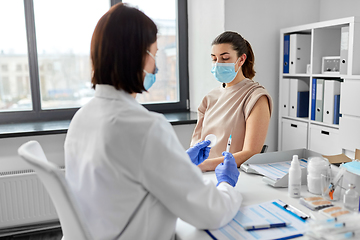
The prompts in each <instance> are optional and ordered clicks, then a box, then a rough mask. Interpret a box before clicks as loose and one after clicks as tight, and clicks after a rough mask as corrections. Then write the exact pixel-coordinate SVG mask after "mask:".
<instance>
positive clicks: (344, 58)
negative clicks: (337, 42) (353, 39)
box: [340, 27, 349, 74]
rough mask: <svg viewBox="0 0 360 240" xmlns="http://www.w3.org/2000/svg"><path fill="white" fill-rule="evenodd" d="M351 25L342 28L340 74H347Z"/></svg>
mask: <svg viewBox="0 0 360 240" xmlns="http://www.w3.org/2000/svg"><path fill="white" fill-rule="evenodd" d="M348 49H349V27H342V28H341V46H340V74H347V68H348V52H349V50H348Z"/></svg>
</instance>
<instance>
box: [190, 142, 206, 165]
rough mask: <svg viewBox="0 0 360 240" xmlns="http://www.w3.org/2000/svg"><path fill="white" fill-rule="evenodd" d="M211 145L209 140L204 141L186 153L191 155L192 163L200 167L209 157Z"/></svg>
mask: <svg viewBox="0 0 360 240" xmlns="http://www.w3.org/2000/svg"><path fill="white" fill-rule="evenodd" d="M210 143H211V142H210V141H209V140H207V141H202V142H199V143H197V144H195V145H194V146H193V147H191V148H189V149H188V150H186V153H187V154H188V155H189V157H190V159H191V161H192V162H193V163H194V164H195V165H199V164H200V163H202V162H203V161H204V160H205V159H207V158H208V157H209V153H210V148H209V147H208V146H209V145H210Z"/></svg>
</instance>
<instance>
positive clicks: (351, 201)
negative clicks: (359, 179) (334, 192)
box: [344, 183, 359, 211]
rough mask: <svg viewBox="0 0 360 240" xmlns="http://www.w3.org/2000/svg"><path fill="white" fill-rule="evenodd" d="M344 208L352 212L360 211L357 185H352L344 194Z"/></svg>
mask: <svg viewBox="0 0 360 240" xmlns="http://www.w3.org/2000/svg"><path fill="white" fill-rule="evenodd" d="M344 206H345V207H346V208H348V209H350V210H352V211H358V210H359V194H358V193H357V192H356V191H355V185H353V184H351V183H350V184H349V189H348V190H346V192H345V194H344Z"/></svg>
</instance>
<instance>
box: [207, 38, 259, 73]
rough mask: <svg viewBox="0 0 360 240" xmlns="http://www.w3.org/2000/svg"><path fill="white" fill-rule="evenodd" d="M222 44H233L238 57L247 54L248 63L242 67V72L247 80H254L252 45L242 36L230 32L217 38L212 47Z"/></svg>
mask: <svg viewBox="0 0 360 240" xmlns="http://www.w3.org/2000/svg"><path fill="white" fill-rule="evenodd" d="M222 43H229V44H231V46H232V48H233V49H234V50H235V51H236V52H237V56H238V57H240V56H241V55H243V54H244V53H245V54H246V61H245V63H244V65H243V66H242V71H243V74H244V76H245V77H246V78H249V79H253V77H254V76H255V70H254V63H255V56H254V53H253V50H252V48H251V45H250V43H249V42H248V41H247V40H245V39H244V38H243V37H242V36H241V35H240V34H238V33H236V32H230V31H226V32H223V33H222V34H220V35H219V36H217V37H216V38H215V39H214V41H213V42H212V44H211V45H217V44H222Z"/></svg>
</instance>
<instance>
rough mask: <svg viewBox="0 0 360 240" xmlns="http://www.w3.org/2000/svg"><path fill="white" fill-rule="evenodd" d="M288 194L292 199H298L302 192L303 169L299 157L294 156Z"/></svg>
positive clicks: (290, 169) (290, 170)
mask: <svg viewBox="0 0 360 240" xmlns="http://www.w3.org/2000/svg"><path fill="white" fill-rule="evenodd" d="M288 191H289V192H288V193H289V196H290V197H293V198H298V197H300V195H301V194H300V192H301V168H300V163H299V157H298V155H294V156H293V159H292V161H291V166H290V168H289V185H288Z"/></svg>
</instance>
